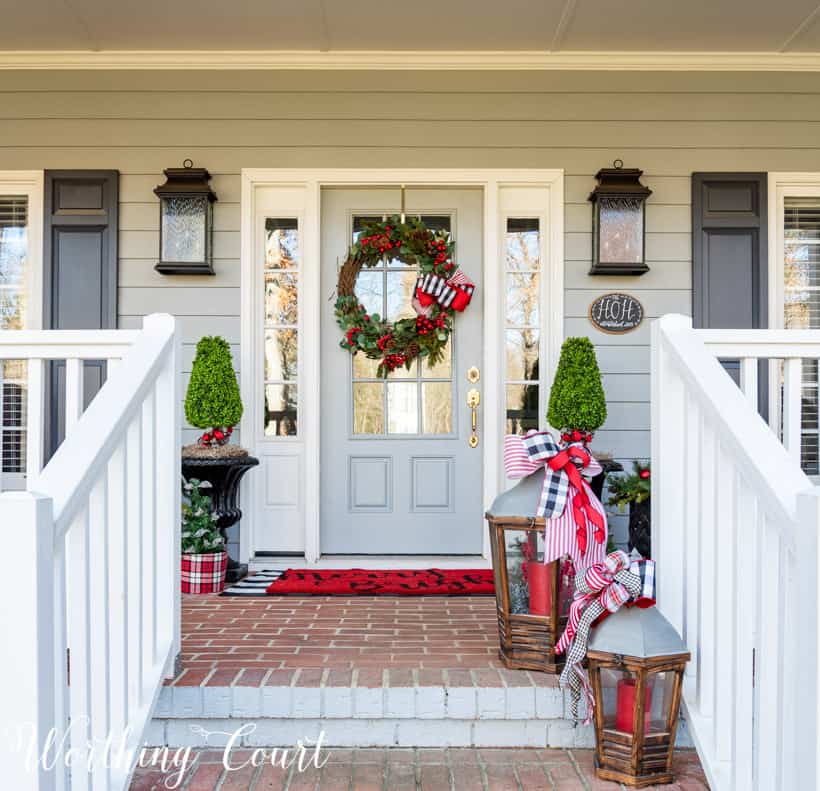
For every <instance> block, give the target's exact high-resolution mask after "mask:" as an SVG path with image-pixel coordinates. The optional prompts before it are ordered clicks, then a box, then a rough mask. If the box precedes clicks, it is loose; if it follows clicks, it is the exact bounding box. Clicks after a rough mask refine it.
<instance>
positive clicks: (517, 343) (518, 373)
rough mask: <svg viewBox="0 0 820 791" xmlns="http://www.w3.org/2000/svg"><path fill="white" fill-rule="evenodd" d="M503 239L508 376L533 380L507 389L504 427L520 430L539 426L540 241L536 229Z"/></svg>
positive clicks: (508, 377) (508, 234)
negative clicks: (505, 241)
mask: <svg viewBox="0 0 820 791" xmlns="http://www.w3.org/2000/svg"><path fill="white" fill-rule="evenodd" d="M506 238H507V268H508V269H510V270H513V271H511V272H510V274H509V292H508V295H507V317H506V323H507V326H508V327H515V328H516V329H515V330H512V329H511V330H508V332H507V345H506V353H507V379H510V380H524V381H526V382H533V384H520V385H511V386H510V387H509V388H508V398H507V430H508V431H509V432H510V433H520V432H522V431H526V430H529V429H530V428H537V427H538V384H537V381H538V376H539V370H538V357H539V342H540V333H539V330H538V327H539V323H540V287H539V282H540V281H539V271H538V270H539V268H540V255H539V240H538V232H537V231H522V232H517V233H507V237H506ZM510 390H513V391H514V393H515V394H514V395H513V393H511V392H510ZM511 396H512V398H511Z"/></svg>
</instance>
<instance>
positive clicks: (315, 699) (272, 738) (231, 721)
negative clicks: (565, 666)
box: [148, 673, 691, 748]
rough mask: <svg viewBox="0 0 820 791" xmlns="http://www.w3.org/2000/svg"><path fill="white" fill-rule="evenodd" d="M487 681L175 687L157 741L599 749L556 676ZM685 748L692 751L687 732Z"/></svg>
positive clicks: (159, 713) (156, 724) (157, 726)
mask: <svg viewBox="0 0 820 791" xmlns="http://www.w3.org/2000/svg"><path fill="white" fill-rule="evenodd" d="M325 680H326V679H325ZM465 680H472V681H473V682H474V683H472V684H469V685H468V684H467V683H465ZM480 680H481V677H480V676H479V677H478V678H476V676H475V674H467V675H466V676H465V677H463V678H462V679H459V682H460V683H459V685H455V684H452V685H451V684H447V683H445V684H439V685H425V684H418V683H415V684H413V685H412V686H410V685H405V686H389V678H388V674H385V683H384V684H383V685H382V686H359V685H356V684H355V683H354V684H352V685H350V686H331V685H328V684H325V683H323V684H319V685H310V686H302V685H300V684H299V683H298V676H297V677H296V678H294V680H293V683H291V684H290V685H287V686H279V685H275V684H273V685H266V686H261V685H259V686H242V685H241V684H234V685H231V686H210V685H208V686H166V687H164V688H163V690H162V692H161V695H160V700H159V703H158V706H157V710H156V712H155V714H154V721H153V723H152V725H151V729H150V732H149V734H148V742H149V743H150V744H151V746H160V745H167V746H169V747H187V746H190V747H212V748H213V747H221V746H224V744H225V742H226V741H227V739H228V734H232V733H234V732H236V730H237V729H238V728H240V727H242V726H245V731H244V732H243V735H242V737H241V739H240V740H239V742H238V743H237V746H240V745H241V746H243V747H283V746H288V745H292V744H294V743H295V742H296V740H297V739H303V740H304V739H314V740H315V739H316V738H318V735H319V733H320V732H324V737H323V742H324V744H326V745H328V746H330V747H392V746H394V747H431V746H432V747H442V746H451V747H562V748H568V747H590V746H592V745H593V743H594V734H593V732H592V728H591V727H590V726H584V725H582V724H579V725H578V726H575V725H574V724H573V722H572V721H571V719H569V711H570V709H569V699H568V696H567V695H565V694H564V693H562V692H561V690H560V689H558V687H557V679H555V677H553V676H543V675H542V674H536V673H534V674H529V673H515V674H508V675H507V678H506V679H505V682H506V683H504V684H497V685H495V686H483V685H480V683H477V682H480ZM355 681H356V679H355V677H354V682H355ZM683 730H684V731H685V729H683ZM678 743H679V744H680V745H681V746H689V745H690V744H691V743H690V741H689V739H688V737H687V736H686V735H685V732H682V733H681V734H679V739H678Z"/></svg>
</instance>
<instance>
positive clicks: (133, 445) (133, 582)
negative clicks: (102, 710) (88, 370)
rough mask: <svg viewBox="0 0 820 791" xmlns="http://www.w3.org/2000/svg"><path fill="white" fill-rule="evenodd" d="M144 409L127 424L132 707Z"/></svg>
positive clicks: (137, 677)
mask: <svg viewBox="0 0 820 791" xmlns="http://www.w3.org/2000/svg"><path fill="white" fill-rule="evenodd" d="M142 465H143V455H142V410H141V409H140V412H139V413H138V414H137V416H136V417H135V418H134V419H133V420H132V421H131V424H130V425H129V426H128V438H127V450H126V468H127V487H128V491H129V497H128V508H127V510H126V514H125V515H126V523H127V526H128V527H127V530H126V544H127V546H126V561H127V564H128V685H129V692H128V700H129V704H128V705H129V708H130V709H132V710H133V709H137V708H139V707H140V706H141V705H142V685H143V665H142V662H143V625H144V620H143V603H144V596H145V591H144V588H143V574H144V564H143V535H144V530H145V524H144V522H143V518H142V509H143V476H142Z"/></svg>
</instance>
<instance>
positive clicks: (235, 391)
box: [185, 336, 242, 429]
mask: <svg viewBox="0 0 820 791" xmlns="http://www.w3.org/2000/svg"><path fill="white" fill-rule="evenodd" d="M185 417H186V418H187V420H188V422H189V423H190V424H191V425H192V426H196V427H197V428H206V429H210V428H214V429H222V428H226V429H227V428H232V427H233V426H235V425H236V424H237V423H238V422H239V419H240V418H241V417H242V399H241V398H240V396H239V385H238V384H237V381H236V373H235V372H234V370H233V361H232V360H231V349H230V346H228V342H227V341H226V340H225V339H224V338H220V337H218V336H206V337H204V338H202V339H201V340H200V341H199V343H198V344H197V345H196V358H195V359H194V365H193V368H192V370H191V380H190V381H189V382H188V392H187V393H186V395H185Z"/></svg>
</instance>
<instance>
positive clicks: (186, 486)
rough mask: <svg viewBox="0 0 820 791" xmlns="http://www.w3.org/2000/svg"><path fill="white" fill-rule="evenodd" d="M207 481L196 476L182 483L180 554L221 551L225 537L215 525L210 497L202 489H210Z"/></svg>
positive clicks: (215, 517)
mask: <svg viewBox="0 0 820 791" xmlns="http://www.w3.org/2000/svg"><path fill="white" fill-rule="evenodd" d="M210 488H211V484H210V482H209V481H200V480H197V479H196V478H191V479H190V480H187V481H183V483H182V554H183V555H204V554H208V553H211V552H222V550H223V544H224V543H225V539H223V538H222V534H221V533H220V532H219V530H218V529H217V526H216V521H217V515H216V514H215V513H214V512H213V510H212V508H211V498H210V497H208V495H207V494H203V492H202V489H210Z"/></svg>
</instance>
